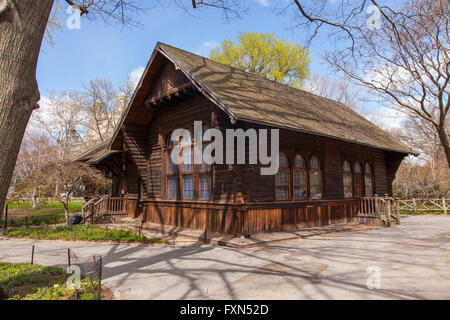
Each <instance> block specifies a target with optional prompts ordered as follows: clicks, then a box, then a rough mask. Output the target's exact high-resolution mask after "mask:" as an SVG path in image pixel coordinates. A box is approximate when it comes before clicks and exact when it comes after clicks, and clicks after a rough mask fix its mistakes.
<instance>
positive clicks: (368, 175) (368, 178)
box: [364, 163, 373, 197]
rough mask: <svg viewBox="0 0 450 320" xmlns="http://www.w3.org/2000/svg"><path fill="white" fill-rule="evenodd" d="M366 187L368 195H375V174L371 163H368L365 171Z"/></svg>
mask: <svg viewBox="0 0 450 320" xmlns="http://www.w3.org/2000/svg"><path fill="white" fill-rule="evenodd" d="M364 187H365V188H364V189H365V195H366V197H372V196H373V174H372V167H371V166H370V164H369V163H366V168H365V172H364Z"/></svg>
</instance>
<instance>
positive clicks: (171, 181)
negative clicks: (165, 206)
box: [167, 177, 177, 199]
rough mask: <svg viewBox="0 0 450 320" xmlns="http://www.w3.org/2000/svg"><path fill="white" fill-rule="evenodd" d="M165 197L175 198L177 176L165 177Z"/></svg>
mask: <svg viewBox="0 0 450 320" xmlns="http://www.w3.org/2000/svg"><path fill="white" fill-rule="evenodd" d="M167 198H169V199H176V198H177V178H176V177H167Z"/></svg>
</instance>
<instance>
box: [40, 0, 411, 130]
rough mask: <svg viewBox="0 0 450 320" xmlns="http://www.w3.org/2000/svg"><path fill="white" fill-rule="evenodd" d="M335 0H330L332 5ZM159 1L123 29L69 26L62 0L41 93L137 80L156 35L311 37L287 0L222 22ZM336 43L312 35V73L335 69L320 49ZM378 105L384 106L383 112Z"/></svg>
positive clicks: (188, 45)
mask: <svg viewBox="0 0 450 320" xmlns="http://www.w3.org/2000/svg"><path fill="white" fill-rule="evenodd" d="M334 1H335V0H329V5H333V3H334ZM160 2H162V3H164V4H165V5H164V7H161V6H158V5H157V6H155V7H154V8H153V9H151V10H149V11H148V12H146V13H145V14H143V15H141V16H140V17H139V18H138V20H139V21H140V22H141V23H142V24H143V26H142V27H139V28H132V29H122V27H121V26H111V25H105V23H104V22H103V21H101V20H97V21H94V22H92V21H89V20H87V19H86V18H82V20H81V29H80V30H70V29H68V28H67V27H66V20H67V18H68V17H69V15H68V14H67V13H66V9H67V6H65V5H64V3H65V2H64V1H62V0H61V3H63V6H62V9H63V10H62V12H61V22H62V31H57V32H56V33H55V34H54V41H55V43H54V45H50V44H48V43H44V44H43V47H42V51H41V54H40V57H39V62H38V70H37V80H38V84H39V88H40V91H41V96H42V97H44V98H45V96H47V95H48V94H49V90H52V89H55V90H68V89H70V90H79V89H81V88H82V84H83V83H88V81H89V80H90V79H93V78H104V79H110V80H112V81H113V82H114V83H117V84H120V83H123V82H124V81H125V80H126V78H127V76H128V75H133V77H134V78H135V80H136V82H137V80H138V79H139V76H140V74H141V72H142V71H143V68H144V66H145V65H147V62H148V60H149V58H150V56H151V54H152V51H153V49H154V47H155V45H156V43H157V42H158V41H161V42H164V43H167V44H170V45H173V46H176V47H179V48H181V49H184V50H187V51H191V52H194V53H197V54H200V55H207V54H208V52H209V51H210V49H211V48H213V47H214V45H217V44H220V43H221V42H222V41H223V40H225V39H230V38H236V37H237V36H238V35H239V33H240V32H241V31H245V32H266V33H269V32H273V33H275V34H276V36H278V37H280V38H284V39H288V40H291V41H294V42H297V43H300V44H302V45H305V44H306V41H307V36H306V34H305V32H304V31H302V30H301V29H298V28H292V26H293V25H295V20H294V12H296V11H295V8H290V10H289V11H288V13H286V14H285V15H283V16H279V15H277V14H276V13H275V12H274V10H275V6H274V4H275V5H276V6H277V7H278V9H279V8H280V6H283V5H284V4H285V3H286V0H249V1H248V2H247V3H248V4H250V5H251V7H250V8H249V11H248V13H247V14H245V15H244V16H243V18H242V19H237V20H236V19H235V20H232V21H231V22H230V23H224V21H223V20H222V19H221V16H222V12H221V11H220V10H218V9H211V8H202V9H200V10H198V11H197V10H195V11H193V13H194V14H195V15H196V16H195V17H194V16H191V15H189V14H187V13H186V12H185V11H183V10H182V9H181V8H179V7H177V6H176V5H174V4H172V5H168V3H171V2H172V1H168V0H160ZM187 2H190V1H187ZM152 3H154V2H152ZM323 31H324V30H322V32H323ZM335 45H339V44H331V43H329V41H328V38H327V35H326V34H323V33H321V34H320V37H318V38H316V39H315V40H314V42H313V43H312V44H311V47H310V48H309V49H310V56H311V65H310V70H311V73H320V74H325V75H328V76H330V75H333V73H334V72H333V71H332V70H331V69H330V68H329V66H328V65H327V64H326V63H325V62H324V61H323V60H322V58H321V55H322V54H324V52H325V51H327V50H328V49H330V48H332V46H335ZM43 101H44V99H43ZM364 107H365V108H366V110H368V111H369V112H372V113H373V115H368V116H369V119H370V120H371V121H375V122H377V123H378V124H380V125H383V123H387V124H388V126H391V125H394V126H397V127H398V126H399V124H400V122H401V119H402V118H401V116H400V117H399V116H398V114H397V113H392V111H390V110H387V111H386V110H384V111H379V110H382V108H378V106H377V105H373V104H369V105H366V106H363V108H364ZM377 110H378V111H377ZM375 111H377V112H382V114H383V117H380V116H379V115H376V114H375V113H374V112H375ZM391 114H392V115H391ZM366 116H367V114H366ZM378 120H380V121H378Z"/></svg>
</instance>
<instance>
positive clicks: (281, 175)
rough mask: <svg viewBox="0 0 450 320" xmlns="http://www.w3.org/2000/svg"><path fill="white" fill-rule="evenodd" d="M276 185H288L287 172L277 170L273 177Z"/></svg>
mask: <svg viewBox="0 0 450 320" xmlns="http://www.w3.org/2000/svg"><path fill="white" fill-rule="evenodd" d="M275 183H276V184H288V173H287V170H279V171H278V173H277V174H276V176H275Z"/></svg>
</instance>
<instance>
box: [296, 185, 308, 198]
mask: <svg viewBox="0 0 450 320" xmlns="http://www.w3.org/2000/svg"><path fill="white" fill-rule="evenodd" d="M294 199H296V200H299V199H306V187H305V186H294Z"/></svg>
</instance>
